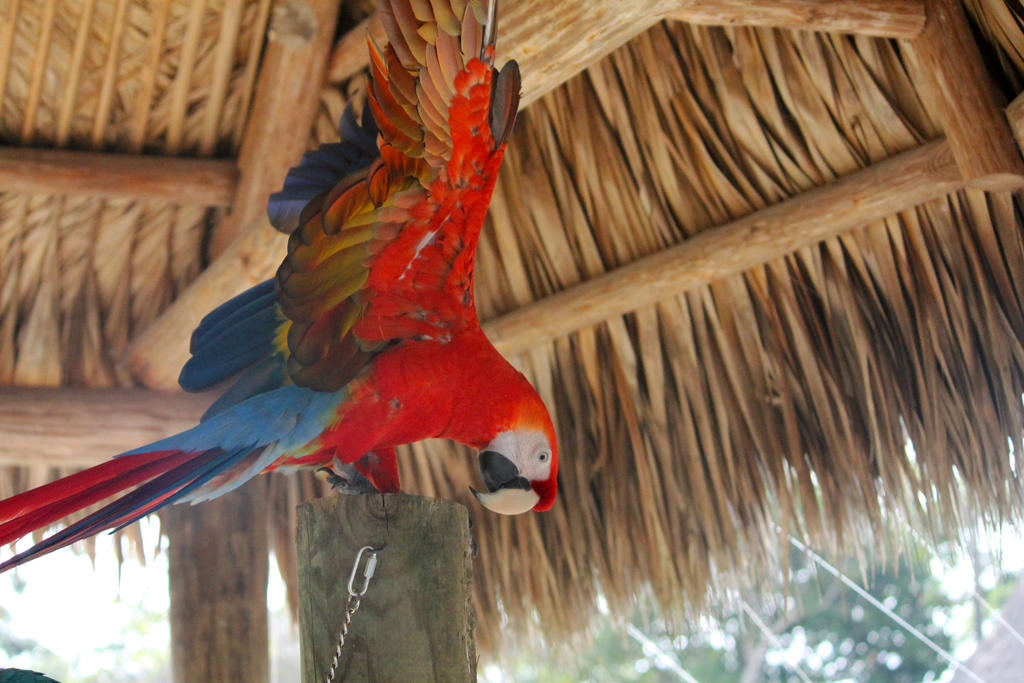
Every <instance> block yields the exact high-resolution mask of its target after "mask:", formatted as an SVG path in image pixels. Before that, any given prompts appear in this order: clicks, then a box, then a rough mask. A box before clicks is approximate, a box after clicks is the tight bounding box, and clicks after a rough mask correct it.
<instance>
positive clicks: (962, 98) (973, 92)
mask: <svg viewBox="0 0 1024 683" xmlns="http://www.w3.org/2000/svg"><path fill="white" fill-rule="evenodd" d="M925 7H926V10H927V14H928V22H927V24H926V26H925V29H924V32H923V33H922V34H921V35H920V36H919V37H918V38H916V39H915V40H912V41H906V42H904V43H903V46H904V49H905V50H906V51H907V54H908V55H909V57H910V59H911V61H912V63H913V64H914V66H915V71H916V73H917V74H918V75H919V77H920V80H921V82H922V85H923V86H924V87H923V93H924V95H925V96H926V98H927V99H926V103H927V104H929V105H930V107H931V108H932V109H933V110H934V111H935V112H936V113H937V114H938V116H939V119H940V120H941V122H942V127H943V130H944V131H945V134H946V139H947V140H949V145H950V147H951V148H952V150H953V156H954V157H955V158H956V162H957V165H958V166H959V167H960V171H961V173H962V174H963V177H964V180H965V181H966V182H967V184H968V185H970V186H971V187H977V188H980V189H983V190H1000V189H1011V188H1016V187H1020V186H1021V185H1024V159H1021V155H1020V150H1018V148H1017V145H1016V144H1015V142H1014V138H1013V134H1012V133H1011V132H1010V127H1009V126H1008V125H1007V122H1006V118H1005V117H1004V116H1003V111H1002V107H1003V105H1004V104H1005V100H1004V98H1003V96H1002V94H1001V93H1000V92H999V89H998V88H997V87H996V85H995V83H994V82H993V80H992V77H991V76H990V75H989V73H988V70H987V68H986V67H985V63H984V61H983V59H982V55H981V50H979V49H978V45H977V43H976V42H975V40H974V33H973V31H972V30H971V25H970V23H969V22H968V21H967V16H966V15H965V14H964V10H963V7H962V5H961V2H960V0H927V2H926V3H925Z"/></svg>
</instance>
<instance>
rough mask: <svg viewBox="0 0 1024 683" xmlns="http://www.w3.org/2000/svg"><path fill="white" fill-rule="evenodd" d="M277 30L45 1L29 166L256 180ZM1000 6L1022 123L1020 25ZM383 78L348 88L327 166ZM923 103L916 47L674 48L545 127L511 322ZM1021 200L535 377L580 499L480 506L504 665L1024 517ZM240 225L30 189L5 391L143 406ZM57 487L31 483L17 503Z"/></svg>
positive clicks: (793, 183) (993, 51) (13, 100)
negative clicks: (522, 638) (873, 549)
mask: <svg viewBox="0 0 1024 683" xmlns="http://www.w3.org/2000/svg"><path fill="white" fill-rule="evenodd" d="M269 4H270V3H269V0H264V1H263V2H241V1H240V0H225V1H223V2H218V1H216V0H208V1H207V2H191V3H190V2H141V1H139V2H136V1H133V0H109V1H108V0H61V1H58V0H42V1H39V2H35V1H33V2H28V1H26V0H22V1H21V2H20V3H19V2H17V1H16V0H15V1H14V2H12V3H10V4H8V5H7V11H8V13H9V16H10V17H16V21H13V22H10V21H9V22H7V23H5V24H2V25H0V97H2V99H0V112H2V116H0V136H2V138H3V140H2V142H3V143H4V144H7V145H15V144H24V145H36V146H56V147H71V148H81V149H97V150H99V149H103V150H119V151H125V152H138V151H145V152H152V153H160V154H172V155H174V154H176V155H192V156H195V155H198V156H210V155H223V156H233V155H235V154H236V153H237V149H238V146H239V143H240V139H241V131H242V129H243V125H244V123H245V119H246V115H247V110H248V106H249V103H250V100H251V97H252V92H253V88H254V83H255V80H256V74H257V67H258V60H259V54H260V49H261V46H262V41H263V37H264V34H265V31H266V26H267V22H268V16H269ZM967 7H968V9H969V11H970V13H971V15H972V17H973V19H974V20H975V21H976V22H977V25H978V28H979V35H980V36H981V38H980V40H982V42H983V49H984V50H985V52H986V54H985V56H986V58H987V60H988V65H989V67H990V68H991V70H992V71H993V73H994V75H995V77H996V79H997V82H998V84H999V85H1000V86H1001V87H1002V88H1003V89H1004V90H1005V94H1006V95H1007V96H1008V97H1013V96H1015V95H1017V94H1018V93H1019V92H1020V90H1021V88H1022V84H1024V79H1022V76H1024V58H1022V55H1024V29H1022V23H1021V17H1020V9H1019V7H1018V6H1017V5H1016V4H1014V3H1010V2H1004V1H1003V0H998V1H997V0H974V1H973V2H968V3H967ZM360 16H361V15H360V14H358V13H356V14H355V15H354V16H352V17H350V18H347V19H346V20H345V21H355V20H356V19H359V18H360ZM360 78H361V77H356V78H354V79H353V80H352V81H351V82H349V83H346V84H344V85H343V87H341V88H340V89H335V88H328V89H326V90H324V92H323V93H322V97H321V108H320V112H319V115H318V118H317V121H316V122H315V124H314V130H313V138H314V139H316V140H321V141H326V140H331V139H333V136H334V135H335V134H336V133H335V132H334V131H335V126H336V122H337V119H338V117H339V115H340V113H341V111H342V109H343V107H344V104H345V102H346V99H347V98H346V96H345V95H343V94H342V93H351V92H352V91H353V90H355V89H358V87H360V83H361V81H360ZM922 80H923V76H922V74H921V73H920V72H919V66H918V65H917V64H915V63H914V62H913V60H911V59H908V56H907V53H906V51H905V50H904V49H903V47H902V46H901V44H900V43H899V42H897V41H891V40H885V39H878V38H865V37H851V36H845V35H838V34H822V33H813V32H801V31H785V30H778V29H752V28H729V29H726V28H709V27H697V26H691V25H687V24H683V23H680V22H667V23H663V24H659V25H657V26H655V27H654V28H652V29H650V30H649V31H647V32H646V33H644V34H643V35H641V36H639V37H638V38H636V39H634V40H633V41H631V42H630V43H629V44H627V45H626V46H625V47H623V48H621V49H619V50H618V51H616V52H614V53H613V54H612V55H611V56H609V57H608V58H606V59H604V60H603V61H601V62H600V63H598V64H597V65H596V66H594V67H592V68H590V69H588V70H587V71H586V72H584V73H583V74H581V75H579V76H577V77H576V78H574V79H573V80H571V81H569V82H568V83H566V84H565V85H564V86H562V87H560V88H558V89H557V90H555V91H553V92H552V93H550V94H548V95H546V96H545V97H543V98H542V99H540V100H539V101H537V102H536V103H534V104H532V105H531V106H530V107H529V108H528V109H527V110H526V111H524V112H523V114H522V116H521V119H520V120H519V122H518V123H517V129H516V131H515V134H514V139H513V141H512V143H511V144H510V146H509V152H508V154H507V156H506V163H505V166H504V168H503V170H502V175H501V179H500V182H499V186H498V190H497V191H496V194H495V198H494V204H493V208H492V212H491V220H490V225H489V227H488V228H487V229H485V233H484V238H483V240H482V243H481V246H480V258H479V264H480V266H479V273H478V277H477V301H478V306H479V309H480V314H481V318H482V319H493V318H496V317H498V316H500V315H502V314H504V313H507V312H509V311H513V310H516V309H518V308H519V307H521V306H524V305H526V304H529V303H531V302H534V301H537V300H541V299H543V298H545V297H547V296H549V295H551V294H553V293H556V292H560V291H562V290H565V289H566V288H569V287H571V286H573V285H575V284H577V283H580V282H584V281H587V280H590V279H593V278H595V277H598V276H600V275H602V274H604V273H606V272H608V271H612V270H613V269H615V268H617V267H619V266H622V265H625V264H629V263H632V262H634V261H636V260H637V259H640V258H642V257H645V256H648V255H651V254H655V253H658V252H660V251H662V250H663V249H665V248H667V247H669V246H672V245H676V244H680V243H683V242H685V241H686V240H687V239H689V238H691V237H693V236H695V235H700V234H702V233H704V232H705V231H709V230H714V229H716V226H721V225H723V224H726V223H728V222H729V221H731V220H733V219H736V218H739V217H742V216H746V215H748V214H751V213H753V212H756V211H758V210H760V209H763V208H764V207H767V206H770V205H774V204H777V203H779V202H781V201H783V200H786V199H788V198H791V197H796V196H799V195H801V194H802V193H805V192H807V191H809V190H811V189H813V188H816V187H820V186H822V185H824V184H826V183H828V182H830V181H833V180H835V179H837V178H841V177H845V176H848V175H849V174H851V173H854V172H856V171H858V170H860V169H865V168H869V167H871V166H872V165H875V164H878V163H879V162H882V161H884V160H886V159H889V158H891V157H893V156H895V155H898V154H900V153H902V152H905V151H907V150H914V149H917V148H918V147H920V146H921V145H922V144H924V143H926V142H928V141H930V140H934V139H936V138H938V137H939V136H941V135H942V133H943V131H942V125H941V122H940V120H939V118H938V117H937V115H936V114H935V113H934V112H933V111H931V108H930V107H929V105H928V99H927V97H926V96H925V94H924V93H923V92H922V88H921V85H920V84H921V82H922ZM1021 199H1022V197H1021V196H1020V195H1019V194H1018V193H1012V192H1009V191H999V192H989V193H985V192H982V191H980V190H975V189H970V190H962V191H959V192H956V193H954V194H950V195H948V196H944V197H941V198H939V199H934V200H931V201H928V202H926V203H924V204H921V205H919V206H916V207H913V208H908V209H907V210H904V211H901V212H897V213H893V214H892V215H890V216H888V217H887V218H885V219H884V220H880V221H877V222H874V223H871V224H869V225H865V226H862V227H859V228H857V229H854V230H852V231H850V232H846V233H843V234H840V235H838V236H834V237H830V238H829V239H827V240H826V241H824V242H822V243H820V244H817V245H814V246H808V247H802V248H800V249H799V250H797V251H796V252H794V253H792V254H790V255H788V256H784V257H779V258H772V259H770V260H768V261H767V262H765V263H763V264H761V265H758V266H756V267H753V268H750V269H747V270H746V271H744V272H742V273H740V274H737V275H733V276H731V277H726V278H722V279H718V280H715V281H714V282H712V283H711V284H706V285H702V286H699V287H696V288H690V289H689V290H688V291H686V292H685V293H682V294H680V295H678V296H676V297H674V298H669V299H666V300H662V301H660V302H657V303H655V302H649V303H643V302H641V305H640V306H639V308H638V309H637V310H635V311H633V312H631V313H628V314H627V315H624V316H620V315H615V316H612V317H611V318H610V319H609V320H607V321H605V322H603V323H601V324H598V325H596V326H593V327H587V328H585V329H583V330H580V331H577V332H573V333H572V334H569V335H566V336H562V337H560V338H558V339H557V340H555V341H543V342H541V343H537V344H533V345H532V346H531V347H530V348H529V349H528V350H527V351H526V352H524V353H521V354H519V355H518V356H517V359H516V362H517V363H518V364H519V365H520V366H521V367H522V368H523V369H524V371H525V372H527V374H528V375H530V376H531V378H532V379H533V380H534V381H535V382H536V383H537V385H538V387H539V388H540V390H541V393H542V395H543V396H544V397H545V399H546V401H547V402H548V404H549V405H551V406H554V408H555V412H556V413H557V421H558V429H559V435H560V440H561V444H562V445H561V450H562V453H563V455H562V469H561V473H562V477H561V488H562V491H561V498H560V502H559V505H557V506H556V508H555V509H554V510H553V511H552V512H550V513H546V514H543V515H527V516H524V517H521V518H516V519H507V518H501V519H499V518H497V517H495V516H483V515H480V514H478V510H477V509H476V508H475V507H471V509H472V510H473V511H474V524H475V526H474V533H475V535H476V537H477V539H478V540H479V543H480V550H481V553H480V559H479V564H478V571H479V572H481V574H480V575H481V576H486V577H487V581H478V582H477V587H478V600H477V607H478V613H479V616H480V623H479V630H480V644H481V647H482V648H484V649H486V647H487V644H488V643H489V642H496V638H497V634H498V633H499V629H501V628H503V627H504V626H503V625H504V624H506V623H509V622H510V623H512V624H513V625H515V626H517V627H522V628H528V627H529V626H530V625H531V624H537V623H542V624H544V625H545V631H546V633H547V634H548V635H549V636H551V635H553V634H565V633H570V632H574V631H578V630H579V628H580V627H581V626H582V625H584V624H585V623H586V621H585V619H586V617H587V615H589V614H591V613H592V611H593V609H594V605H595V602H594V598H595V595H596V594H597V593H598V592H601V593H603V594H604V595H605V596H606V597H607V598H608V600H609V601H610V603H611V605H612V607H613V609H626V608H627V607H628V604H629V602H630V601H631V599H632V596H634V595H635V594H636V593H637V592H638V591H641V590H645V589H652V590H653V592H654V594H656V595H657V596H658V598H659V600H660V602H661V603H662V604H663V605H664V606H665V607H666V608H668V609H670V610H673V611H675V613H676V614H683V613H684V612H686V611H688V610H690V609H692V608H695V607H699V606H701V605H702V604H703V603H704V601H705V600H706V599H707V598H708V597H709V596H711V595H713V594H714V593H716V592H719V591H721V590H724V589H726V588H729V587H730V586H733V585H735V584H736V582H738V581H740V580H741V579H743V578H744V577H747V578H749V577H750V576H754V575H757V573H759V572H762V571H765V570H766V568H768V567H771V566H773V565H774V564H775V563H776V562H778V561H779V555H780V554H784V553H783V550H784V548H785V547H786V546H785V544H784V543H783V542H781V541H780V538H781V532H780V531H779V530H778V526H781V527H782V528H783V529H785V531H787V532H792V533H795V534H797V535H799V536H800V537H801V538H806V539H809V540H810V541H812V542H813V543H815V544H818V545H820V546H824V547H828V548H837V547H839V546H840V545H841V544H847V545H853V546H855V545H858V544H859V543H863V542H865V541H864V539H872V538H874V537H875V535H876V534H877V533H878V532H879V531H880V530H881V529H882V528H884V527H886V526H888V525H890V524H892V523H893V522H894V520H898V519H904V520H912V521H913V522H914V523H915V524H917V525H919V526H920V527H921V528H925V529H929V530H931V531H932V532H933V533H934V534H939V533H953V534H955V533H956V531H957V530H958V529H960V528H962V526H963V525H965V524H968V523H970V522H971V521H973V520H975V519H977V518H978V517H985V518H986V519H988V520H989V521H992V522H995V521H999V520H1003V519H1019V518H1020V513H1021V510H1022V509H1024V507H1022V504H1024V497H1022V490H1021V487H1020V482H1019V479H1018V478H1017V475H1016V472H1017V471H1019V463H1018V462H1015V461H1014V460H1013V456H1012V455H1011V450H1010V446H1008V444H1012V453H1020V452H1022V451H1021V448H1022V447H1024V443H1022V439H1021V437H1022V435H1024V406H1022V403H1021V399H1020V397H1021V394H1022V392H1024V343H1022V341H1024V291H1022V290H1021V287H1020V285H1019V283H1020V282H1021V281H1024V278H1022V277H1021V276H1022V274H1024V231H1022V227H1024V223H1022V220H1021V209H1022V204H1021ZM215 218H216V212H215V211H214V210H212V209H205V208H197V207H194V206H186V205H177V204H171V203H166V202H156V201H128V200H109V199H108V200H101V199H93V198H76V199H72V198H66V197H57V196H49V195H41V194H39V195H23V194H15V193H5V194H2V195H0V273H2V276H3V277H2V280H0V383H5V384H20V385H54V386H62V385H63V386H70V385H86V386H112V385H127V384H130V383H131V381H132V378H131V377H130V375H129V374H128V372H127V371H126V370H124V369H123V365H122V364H121V362H120V361H121V359H122V357H123V352H124V350H125V348H126V346H127V344H128V343H129V341H130V340H131V339H132V338H133V337H134V336H135V335H136V334H138V333H139V332H140V331H141V330H142V329H144V328H145V327H146V326H147V325H148V324H149V323H150V322H151V321H153V320H154V319H156V318H157V316H158V315H159V314H160V312H161V311H162V310H163V309H164V307H165V306H166V305H167V304H168V303H169V302H171V301H172V300H173V299H174V298H175V297H176V296H177V295H178V294H179V293H180V292H181V291H182V289H183V288H184V287H185V286H186V285H187V284H188V283H189V282H190V281H191V280H192V279H193V278H194V277H195V276H196V275H197V274H198V273H199V272H200V271H201V270H202V268H203V267H204V265H205V263H204V259H203V257H202V254H203V252H204V244H205V242H206V241H207V240H208V238H209V232H210V228H211V225H212V224H213V222H214V219H215ZM908 439H909V443H911V444H912V451H908V449H907V445H906V444H907V443H908ZM428 451H429V453H430V455H429V457H428V456H426V455H425V453H426V452H428ZM402 457H403V462H402V467H403V476H404V480H405V483H406V484H407V485H408V488H410V489H411V490H412V491H414V492H417V491H418V492H423V493H426V494H429V495H441V496H451V497H456V498H459V499H462V500H466V499H467V497H468V494H467V489H466V487H467V485H468V484H470V483H471V482H472V481H473V478H474V474H473V472H472V461H471V460H470V459H469V458H467V457H466V454H465V453H463V452H456V449H454V448H452V447H450V446H448V445H445V444H439V443H431V444H427V445H425V446H418V447H416V448H413V449H409V450H408V451H407V452H406V453H404V454H403V456H402ZM1014 468H1018V469H1017V470H1015V469H1014ZM52 474H54V473H52V472H49V471H47V470H45V469H41V468H7V469H6V470H5V474H4V476H2V477H0V495H6V494H8V493H11V492H13V491H14V490H20V489H21V488H23V487H24V486H26V485H28V484H31V483H37V482H38V481H41V480H44V479H46V478H49V477H50V476H51V475H52ZM274 488H275V491H276V493H275V504H276V506H277V508H278V512H277V514H276V515H275V520H276V522H277V525H276V526H277V529H278V531H277V541H278V543H277V548H278V556H279V558H280V559H281V560H282V562H283V564H284V566H285V567H286V568H287V567H288V566H289V565H290V562H291V559H290V557H289V555H290V552H291V551H290V548H292V547H293V546H292V539H291V534H292V533H293V532H292V529H294V524H293V523H292V514H293V513H292V510H293V507H294V503H295V502H298V501H299V500H300V499H301V498H302V497H303V496H307V495H311V494H314V493H316V491H317V489H316V487H315V485H314V484H312V483H311V482H310V481H309V480H305V479H302V480H300V479H292V480H285V479H283V478H281V479H277V480H276V481H275V484H274ZM286 573H290V572H288V571H286ZM498 601H500V610H499V606H498Z"/></svg>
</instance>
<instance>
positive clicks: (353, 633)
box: [296, 494, 476, 683]
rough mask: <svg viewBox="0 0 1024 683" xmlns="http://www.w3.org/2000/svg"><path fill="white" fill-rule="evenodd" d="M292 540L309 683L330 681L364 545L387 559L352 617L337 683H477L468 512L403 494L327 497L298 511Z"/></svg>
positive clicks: (305, 676)
mask: <svg viewBox="0 0 1024 683" xmlns="http://www.w3.org/2000/svg"><path fill="white" fill-rule="evenodd" d="M296 536H297V546H298V563H299V640H300V646H301V652H302V681H303V683H319V682H320V681H324V680H326V679H327V672H328V670H329V668H330V665H331V659H332V657H333V656H334V652H335V647H336V646H337V644H338V633H339V631H340V629H341V625H342V622H343V621H344V618H345V610H346V608H347V607H348V606H349V593H348V579H349V575H350V573H351V571H352V566H353V564H354V563H355V560H356V555H357V553H358V552H359V549H360V548H362V547H363V546H367V545H368V546H373V547H382V546H383V549H382V550H381V551H380V552H379V553H378V555H377V565H376V570H375V572H374V574H373V577H372V578H371V580H370V582H369V584H368V585H367V586H366V594H365V595H364V596H363V597H362V599H361V601H360V607H359V610H358V611H357V612H356V613H355V614H353V615H352V623H351V628H350V629H349V633H348V637H347V638H346V639H345V646H344V648H343V649H342V651H341V656H340V657H339V660H338V668H337V672H336V675H335V680H338V681H475V680H476V648H475V645H474V640H473V623H474V618H475V617H474V612H473V600H472V581H473V561H472V557H471V553H470V535H469V515H468V514H467V512H466V509H465V508H464V507H462V506H461V505H459V504H457V503H453V502H451V501H447V500H439V499H433V498H420V497H418V496H406V495H400V494H387V495H372V496H328V497H326V498H319V499H317V500H313V501H310V502H308V503H304V504H303V505H301V506H299V514H298V532H297V534H296ZM362 575H363V572H362V571H360V573H359V580H357V582H356V584H355V585H356V588H358V587H359V586H362V585H363V584H362V582H361V579H362Z"/></svg>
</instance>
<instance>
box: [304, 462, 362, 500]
mask: <svg viewBox="0 0 1024 683" xmlns="http://www.w3.org/2000/svg"><path fill="white" fill-rule="evenodd" d="M334 467H335V468H336V469H337V470H338V471H340V472H341V474H338V473H337V472H335V470H334V469H331V468H330V467H321V468H319V469H318V470H317V471H316V473H317V475H319V476H322V477H323V478H324V481H326V482H327V483H328V484H330V485H331V488H332V489H333V490H335V491H337V492H338V493H340V494H343V495H363V494H367V493H377V488H376V487H375V486H374V485H373V484H371V483H370V480H369V479H367V478H366V477H364V476H363V475H362V474H361V473H360V472H359V470H357V469H356V468H355V467H353V466H352V465H339V464H338V463H337V461H335V465H334Z"/></svg>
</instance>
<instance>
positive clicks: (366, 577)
mask: <svg viewBox="0 0 1024 683" xmlns="http://www.w3.org/2000/svg"><path fill="white" fill-rule="evenodd" d="M381 550H384V546H381V547H379V548H374V547H373V546H372V545H364V546H363V547H362V548H360V549H359V552H358V553H357V554H356V562H355V564H354V565H352V574H351V575H350V576H349V577H348V594H349V595H350V596H352V597H353V598H361V597H363V596H364V595H366V589H367V588H369V586H370V579H372V578H373V573H374V572H375V571H376V570H377V553H379V552H380V551H381ZM364 554H365V555H366V567H365V568H364V569H363V583H362V586H360V588H359V590H356V588H355V582H356V576H358V574H359V565H360V564H362V562H363V555H364Z"/></svg>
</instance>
